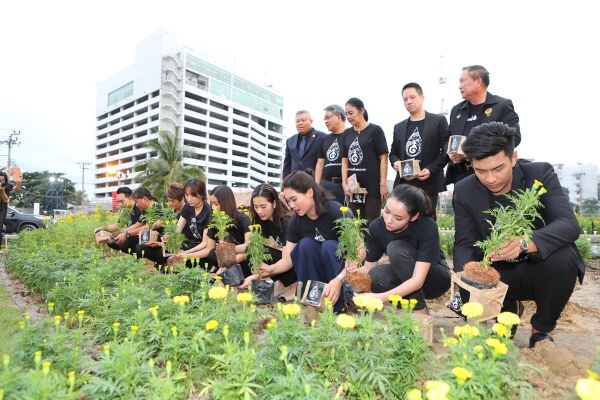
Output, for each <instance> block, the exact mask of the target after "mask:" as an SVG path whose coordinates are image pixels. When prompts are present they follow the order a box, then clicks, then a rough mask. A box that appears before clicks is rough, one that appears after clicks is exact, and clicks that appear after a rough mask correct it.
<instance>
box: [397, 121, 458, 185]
mask: <svg viewBox="0 0 600 400" xmlns="http://www.w3.org/2000/svg"><path fill="white" fill-rule="evenodd" d="M407 128H408V118H407V119H405V120H404V121H402V122H400V123H397V124H396V125H395V126H394V139H393V141H392V147H391V149H390V157H389V158H390V164H392V166H393V165H394V163H395V162H396V161H402V160H404V159H405V158H406V149H405V147H406V140H407V132H406V130H407ZM421 140H422V145H421V154H420V155H419V156H418V159H419V166H420V167H421V169H425V168H427V169H428V170H429V172H431V176H430V177H429V179H427V180H425V181H420V180H418V179H416V178H415V179H411V180H408V181H407V180H405V179H402V178H401V177H400V174H396V180H395V181H394V187H396V185H399V184H400V183H408V184H409V185H413V186H417V187H420V188H421V189H423V190H424V191H425V192H427V193H429V194H437V193H439V192H443V191H445V190H446V185H445V184H444V166H445V165H446V150H445V149H446V146H447V145H448V122H447V121H446V117H444V116H443V115H439V114H431V113H428V112H425V125H424V127H423V132H421Z"/></svg>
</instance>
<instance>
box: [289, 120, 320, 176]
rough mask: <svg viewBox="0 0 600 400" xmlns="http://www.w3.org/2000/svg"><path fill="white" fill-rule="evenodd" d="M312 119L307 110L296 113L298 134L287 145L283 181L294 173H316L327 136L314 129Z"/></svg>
mask: <svg viewBox="0 0 600 400" xmlns="http://www.w3.org/2000/svg"><path fill="white" fill-rule="evenodd" d="M312 122H313V121H312V117H311V116H310V113H309V112H308V111H306V110H300V111H298V112H297V113H296V129H297V130H298V134H296V135H293V136H292V137H290V138H289V139H288V140H287V142H286V145H285V158H284V159H283V171H282V175H281V179H282V180H283V179H285V177H286V176H288V175H289V174H291V173H292V172H294V171H298V170H300V171H306V169H311V170H313V171H314V169H315V167H316V165H317V156H318V154H319V149H320V146H321V141H322V140H323V138H324V137H325V136H326V135H325V134H324V133H323V132H320V131H317V130H316V129H315V128H313V127H312Z"/></svg>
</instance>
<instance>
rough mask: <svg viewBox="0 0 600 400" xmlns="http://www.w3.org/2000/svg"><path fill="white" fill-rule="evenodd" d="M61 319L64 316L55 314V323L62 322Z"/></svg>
mask: <svg viewBox="0 0 600 400" xmlns="http://www.w3.org/2000/svg"><path fill="white" fill-rule="evenodd" d="M61 319H62V317H61V316H60V315H55V316H54V324H55V325H58V324H60V321H61Z"/></svg>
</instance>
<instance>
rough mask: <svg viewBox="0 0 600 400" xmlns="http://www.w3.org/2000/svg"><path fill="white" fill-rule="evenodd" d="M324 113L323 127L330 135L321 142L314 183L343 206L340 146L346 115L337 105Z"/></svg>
mask: <svg viewBox="0 0 600 400" xmlns="http://www.w3.org/2000/svg"><path fill="white" fill-rule="evenodd" d="M324 111H325V125H326V126H327V129H329V131H330V132H331V134H329V135H327V136H325V137H324V138H323V141H322V142H321V148H320V151H319V156H318V159H317V166H316V168H315V182H317V184H319V185H321V187H322V188H323V190H325V191H326V192H329V193H331V194H332V195H333V196H335V200H336V201H337V202H339V203H340V204H344V197H345V196H344V188H343V187H342V153H341V146H342V145H343V143H344V139H343V137H342V134H343V133H344V131H345V130H346V113H345V111H344V109H343V108H342V107H341V106H339V105H337V104H332V105H330V106H327V107H325V110H324Z"/></svg>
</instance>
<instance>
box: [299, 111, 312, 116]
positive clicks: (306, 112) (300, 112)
mask: <svg viewBox="0 0 600 400" xmlns="http://www.w3.org/2000/svg"><path fill="white" fill-rule="evenodd" d="M300 114H308V115H310V111H307V110H299V111H296V117H297V116H298V115H300Z"/></svg>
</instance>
